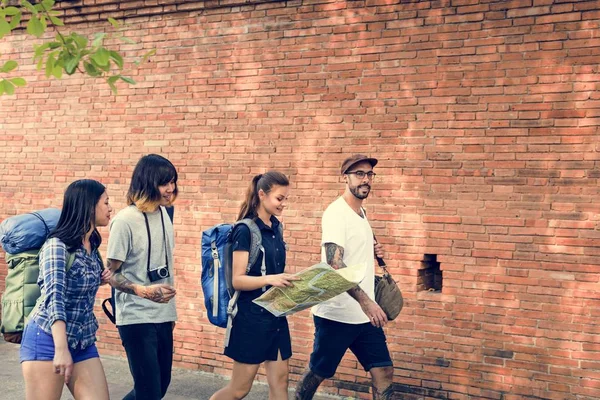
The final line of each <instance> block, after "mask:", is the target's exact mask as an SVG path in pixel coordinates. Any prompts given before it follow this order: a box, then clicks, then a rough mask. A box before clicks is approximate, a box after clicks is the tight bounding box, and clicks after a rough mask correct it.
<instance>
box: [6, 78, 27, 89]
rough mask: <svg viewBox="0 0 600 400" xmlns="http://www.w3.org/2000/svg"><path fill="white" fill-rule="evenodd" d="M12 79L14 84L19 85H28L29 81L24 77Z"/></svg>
mask: <svg viewBox="0 0 600 400" xmlns="http://www.w3.org/2000/svg"><path fill="white" fill-rule="evenodd" d="M10 81H11V82H12V84H13V85H15V86H19V87H22V86H25V85H27V81H26V80H25V79H23V78H12V79H11V80H10Z"/></svg>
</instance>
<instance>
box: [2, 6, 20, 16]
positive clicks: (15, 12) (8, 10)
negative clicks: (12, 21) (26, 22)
mask: <svg viewBox="0 0 600 400" xmlns="http://www.w3.org/2000/svg"><path fill="white" fill-rule="evenodd" d="M20 14H21V10H19V9H18V8H17V7H6V8H5V9H4V15H20Z"/></svg>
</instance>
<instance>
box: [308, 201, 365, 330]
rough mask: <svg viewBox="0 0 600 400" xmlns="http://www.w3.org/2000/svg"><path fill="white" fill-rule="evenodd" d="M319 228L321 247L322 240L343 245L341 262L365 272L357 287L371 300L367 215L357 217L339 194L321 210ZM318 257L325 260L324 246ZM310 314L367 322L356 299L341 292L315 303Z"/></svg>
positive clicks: (352, 322) (349, 322)
mask: <svg viewBox="0 0 600 400" xmlns="http://www.w3.org/2000/svg"><path fill="white" fill-rule="evenodd" d="M322 230H323V235H322V238H321V246H323V245H324V244H325V243H335V244H337V245H338V246H340V247H343V248H344V257H343V261H344V264H346V266H348V267H350V266H355V265H360V266H362V267H363V268H364V271H365V274H364V278H363V280H362V282H361V283H360V287H361V289H362V290H364V291H365V293H366V294H367V295H368V296H369V298H371V299H372V300H374V299H375V265H374V259H375V250H374V248H373V230H372V229H371V225H370V224H369V221H368V220H367V216H366V215H364V216H363V217H361V216H359V215H358V214H357V213H356V212H355V211H354V210H353V209H352V208H351V207H350V206H349V205H348V203H346V200H344V198H343V197H339V198H338V199H337V200H335V201H334V202H333V203H331V204H330V205H329V207H327V209H326V210H325V212H324V213H323V219H322ZM321 260H322V261H324V262H327V258H326V254H325V248H324V247H321ZM312 313H313V314H314V315H316V316H318V317H321V318H326V319H330V320H333V321H338V322H344V323H347V324H362V323H365V322H370V321H369V317H367V316H366V314H365V313H364V312H363V310H362V308H361V307H360V305H359V304H358V302H357V301H356V300H354V298H352V297H351V296H350V295H349V294H348V293H342V294H340V295H339V296H336V297H334V298H332V299H330V300H327V301H325V302H323V303H320V304H318V305H316V306H314V307H313V308H312Z"/></svg>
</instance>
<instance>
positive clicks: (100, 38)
mask: <svg viewBox="0 0 600 400" xmlns="http://www.w3.org/2000/svg"><path fill="white" fill-rule="evenodd" d="M105 37H106V33H103V32H99V33H96V34H95V35H94V40H93V41H92V47H98V46H100V45H101V44H102V41H103V40H104V38H105Z"/></svg>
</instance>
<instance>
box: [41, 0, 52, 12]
mask: <svg viewBox="0 0 600 400" xmlns="http://www.w3.org/2000/svg"><path fill="white" fill-rule="evenodd" d="M41 4H42V7H44V9H45V10H46V11H50V9H51V8H52V7H53V6H54V0H43V1H42V3H41Z"/></svg>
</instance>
